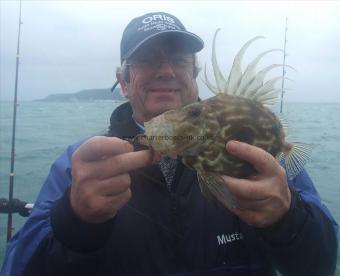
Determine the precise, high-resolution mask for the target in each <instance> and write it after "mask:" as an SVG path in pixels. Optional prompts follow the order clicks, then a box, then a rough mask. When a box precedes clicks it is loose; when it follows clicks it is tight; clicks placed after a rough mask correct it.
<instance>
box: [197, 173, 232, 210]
mask: <svg viewBox="0 0 340 276" xmlns="http://www.w3.org/2000/svg"><path fill="white" fill-rule="evenodd" d="M197 178H198V184H199V186H200V189H201V192H202V194H203V195H204V196H205V197H206V198H207V199H208V200H209V201H210V202H213V203H216V199H217V200H218V201H219V202H220V203H222V204H223V205H225V206H226V207H228V208H234V207H235V206H236V202H235V199H234V197H233V195H232V194H231V192H230V191H229V189H228V187H227V186H226V185H225V183H224V180H223V179H222V177H221V176H220V175H218V174H199V173H197Z"/></svg>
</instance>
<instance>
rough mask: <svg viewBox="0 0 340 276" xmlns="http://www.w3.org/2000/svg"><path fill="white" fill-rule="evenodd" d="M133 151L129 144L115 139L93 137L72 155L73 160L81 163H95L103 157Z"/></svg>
mask: <svg viewBox="0 0 340 276" xmlns="http://www.w3.org/2000/svg"><path fill="white" fill-rule="evenodd" d="M131 151H133V146H132V145H131V144H129V142H127V141H124V140H121V139H119V138H116V137H105V136H95V137H93V138H91V139H89V140H87V141H86V142H85V143H84V144H82V145H81V146H80V147H79V148H78V149H77V150H76V152H75V153H74V158H79V159H80V160H82V161H87V162H91V161H96V160H100V159H102V158H103V157H105V156H110V155H117V154H122V153H127V152H131Z"/></svg>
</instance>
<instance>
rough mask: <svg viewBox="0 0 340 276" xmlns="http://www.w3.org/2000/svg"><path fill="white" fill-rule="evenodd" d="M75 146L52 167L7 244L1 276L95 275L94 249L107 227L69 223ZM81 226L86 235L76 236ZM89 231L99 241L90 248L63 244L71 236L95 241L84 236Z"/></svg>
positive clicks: (95, 258)
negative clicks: (96, 234) (33, 203)
mask: <svg viewBox="0 0 340 276" xmlns="http://www.w3.org/2000/svg"><path fill="white" fill-rule="evenodd" d="M78 146H79V144H76V145H73V146H70V147H69V148H68V149H67V151H66V152H65V153H64V154H63V155H62V156H61V157H60V158H59V159H58V160H57V161H56V162H55V163H54V164H53V165H52V167H51V169H50V173H49V175H48V177H47V179H46V181H45V183H44V185H43V187H42V189H41V191H40V193H39V195H38V198H37V200H36V202H35V205H34V208H33V211H32V213H31V214H30V216H29V218H28V220H27V222H26V223H25V225H24V226H23V227H22V228H21V229H20V230H19V231H18V232H17V233H16V235H15V236H14V237H13V238H12V240H10V241H9V242H8V244H7V249H6V255H5V260H4V263H3V267H2V271H1V276H2V275H4V276H5V275H6V276H23V275H32V276H33V275H46V276H49V275H94V273H92V272H93V270H95V269H96V267H97V266H98V259H100V257H101V250H99V249H98V250H97V248H98V247H100V246H101V244H102V243H101V241H102V240H103V239H104V237H103V236H104V234H103V233H107V232H108V230H107V229H109V228H110V225H107V224H104V225H96V227H97V228H96V227H93V226H92V225H90V226H89V225H86V224H85V225H84V223H82V222H79V221H76V222H75V223H74V225H76V224H77V222H78V223H79V225H80V226H79V225H78V226H77V227H78V228H77V227H75V226H74V225H71V224H69V222H70V220H71V221H72V215H73V213H72V212H71V207H70V206H69V204H68V203H69V197H68V194H69V192H68V191H69V186H70V183H71V156H72V153H73V152H74V151H75V149H76V148H77V147H78ZM81 226H82V227H83V228H84V229H85V232H84V233H85V234H83V235H77V233H78V232H77V231H78V230H81ZM57 227H58V228H57ZM91 227H92V228H91ZM56 229H57V230H56ZM59 229H65V230H64V231H60V230H59ZM89 230H95V233H98V234H99V235H101V236H102V238H101V239H99V241H94V242H92V243H91V242H89V243H88V244H90V247H89V248H86V249H84V250H83V248H76V246H77V245H78V244H79V242H78V244H77V243H75V248H72V245H73V244H71V245H70V246H71V247H69V244H67V243H66V245H65V243H64V239H66V238H69V237H70V236H71V234H72V235H73V237H75V236H76V237H79V239H81V238H83V239H84V238H85V239H87V238H95V237H93V235H92V236H90V237H88V236H86V233H89V232H90V233H92V232H91V231H89ZM86 231H87V232H86ZM103 231H104V232H103ZM105 231H106V232H105ZM65 233H66V234H65ZM67 233H69V234H67ZM63 235H64V236H63ZM106 236H107V235H106ZM65 237H66V238H65ZM79 239H78V241H79ZM68 240H69V239H68ZM83 244H84V243H83ZM76 249H79V251H77V250H76ZM79 269H80V270H82V271H79ZM82 272H84V273H82ZM79 273H81V274H79Z"/></svg>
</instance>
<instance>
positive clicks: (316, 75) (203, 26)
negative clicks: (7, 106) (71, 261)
mask: <svg viewBox="0 0 340 276" xmlns="http://www.w3.org/2000/svg"><path fill="white" fill-rule="evenodd" d="M174 3H175V4H174ZM0 5H1V21H0V23H1V26H0V28H1V29H0V31H1V32H0V35H1V41H0V43H1V49H0V54H1V67H0V69H1V72H2V73H1V76H0V78H1V79H0V80H1V83H0V89H1V95H0V99H2V100H8V99H11V98H12V93H13V89H14V69H15V56H16V54H15V52H16V39H17V30H18V27H17V23H18V7H19V2H18V1H1V2H0ZM150 11H166V12H170V13H173V14H174V15H176V16H178V17H179V18H180V19H181V20H182V21H183V23H184V24H185V25H186V27H187V29H188V30H190V31H193V32H195V33H197V34H198V35H200V36H201V37H202V38H203V39H204V41H205V44H206V47H205V49H204V50H203V51H202V52H201V53H200V54H199V59H200V61H201V64H202V65H204V64H205V63H207V64H208V66H210V55H211V40H212V37H213V34H214V32H215V30H216V29H217V28H218V27H221V28H222V31H221V33H220V35H219V37H218V55H219V61H220V64H221V67H222V68H223V70H224V72H225V73H227V71H228V70H229V69H228V68H230V65H231V63H232V59H233V57H234V55H235V53H236V52H237V51H238V49H239V48H240V47H241V45H243V43H244V42H245V41H247V40H248V39H250V38H251V37H254V36H256V35H264V36H266V40H264V41H261V42H256V44H254V45H253V46H252V47H251V49H249V52H248V53H247V54H246V56H245V62H247V61H249V60H251V59H252V58H253V57H254V56H255V55H256V54H258V53H259V52H262V51H263V50H266V49H269V48H278V47H280V48H282V47H283V39H284V24H285V18H286V17H288V44H287V52H288V56H287V63H289V64H290V65H292V66H293V67H295V68H297V73H291V75H290V77H291V78H293V79H294V80H295V84H294V85H292V88H293V90H294V89H298V91H293V92H290V93H287V95H286V97H287V100H291V101H296V100H298V101H325V99H327V101H337V102H340V93H336V92H335V91H336V90H337V89H338V87H339V86H340V83H339V82H340V80H339V79H340V78H339V77H338V76H337V74H336V73H335V72H340V70H339V69H340V63H339V61H340V54H339V51H338V49H339V48H340V45H339V43H340V33H339V29H338V22H339V20H338V18H337V17H338V14H339V12H340V3H338V2H336V1H334V2H325V1H310V2H307V1H301V2H298V1H294V2H292V1H249V2H247V1H239V2H237V1H183V2H180V1H176V2H173V1H154V2H153V1H143V2H142V3H141V2H133V1H124V2H122V1H121V2H120V1H23V13H22V16H23V21H24V25H22V39H21V67H20V84H21V85H20V88H21V89H22V91H21V93H20V98H21V99H23V100H29V99H36V98H41V97H44V96H46V95H48V94H51V93H67V92H75V91H78V90H81V89H87V88H96V87H98V88H102V87H110V86H111V84H112V82H113V81H114V72H115V68H116V66H118V65H119V44H120V38H121V35H122V31H123V29H124V27H125V26H126V24H127V23H128V22H129V21H130V20H131V19H132V18H133V17H135V16H138V15H141V14H143V13H146V12H150ZM265 62H271V63H278V62H282V55H279V54H277V55H271V56H270V57H269V58H268V59H267V60H265ZM208 68H209V67H208ZM202 87H203V86H202ZM320 90H323V91H322V93H321V92H320ZM202 91H203V88H202ZM202 93H203V92H202ZM203 94H204V95H206V96H210V95H211V94H209V93H207V92H204V93H203ZM311 95H312V96H311Z"/></svg>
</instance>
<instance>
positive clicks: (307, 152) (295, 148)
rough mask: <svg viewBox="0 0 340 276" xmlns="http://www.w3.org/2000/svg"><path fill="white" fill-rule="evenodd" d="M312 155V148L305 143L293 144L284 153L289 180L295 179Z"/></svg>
mask: <svg viewBox="0 0 340 276" xmlns="http://www.w3.org/2000/svg"><path fill="white" fill-rule="evenodd" d="M311 154H312V147H311V146H309V145H306V144H303V143H292V144H290V149H289V150H288V151H286V152H284V160H285V164H286V171H287V175H288V178H289V179H293V178H295V177H296V176H297V175H298V174H299V173H300V172H301V171H302V170H303V167H304V166H305V164H306V163H307V161H308V160H309V159H310V157H311Z"/></svg>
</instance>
